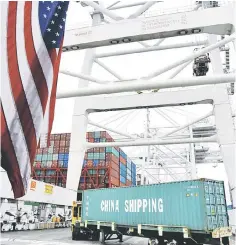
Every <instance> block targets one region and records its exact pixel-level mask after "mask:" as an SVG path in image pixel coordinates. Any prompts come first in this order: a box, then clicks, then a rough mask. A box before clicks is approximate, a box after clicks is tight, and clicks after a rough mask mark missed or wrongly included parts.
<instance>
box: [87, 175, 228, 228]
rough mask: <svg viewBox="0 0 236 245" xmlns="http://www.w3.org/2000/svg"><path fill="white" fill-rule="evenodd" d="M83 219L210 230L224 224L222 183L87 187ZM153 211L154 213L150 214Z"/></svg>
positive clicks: (193, 182)
mask: <svg viewBox="0 0 236 245" xmlns="http://www.w3.org/2000/svg"><path fill="white" fill-rule="evenodd" d="M83 198H84V202H83V205H84V206H86V200H87V199H89V206H88V210H87V211H86V210H85V209H83V219H84V220H102V221H105V222H115V223H116V224H124V225H130V226H134V225H138V224H150V225H166V226H172V225H174V226H185V227H188V228H189V229H191V230H195V231H202V232H203V231H204V232H208V231H212V230H214V229H216V228H217V227H225V226H228V225H229V224H228V216H227V206H226V201H225V192H224V183H223V182H221V181H213V180H203V179H202V180H193V181H182V182H171V183H163V184H155V185H147V186H137V187H127V188H117V189H101V190H87V191H84V192H83ZM153 214H155V215H153Z"/></svg>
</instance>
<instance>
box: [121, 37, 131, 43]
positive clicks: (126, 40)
mask: <svg viewBox="0 0 236 245" xmlns="http://www.w3.org/2000/svg"><path fill="white" fill-rule="evenodd" d="M122 41H123V42H124V43H129V42H131V39H130V38H124V39H123V40H122Z"/></svg>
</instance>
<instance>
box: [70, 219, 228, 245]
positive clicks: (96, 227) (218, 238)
mask: <svg viewBox="0 0 236 245" xmlns="http://www.w3.org/2000/svg"><path fill="white" fill-rule="evenodd" d="M231 234H232V232H231V229H230V228H229V227H224V228H220V229H215V230H214V231H213V232H212V231H209V232H205V233H203V232H202V231H201V232H200V231H193V230H190V229H188V228H187V227H182V226H160V225H138V226H128V225H118V224H115V223H114V222H112V223H108V222H100V221H85V222H76V223H75V224H74V225H72V240H93V241H100V242H101V243H105V241H107V240H117V239H118V240H119V241H120V242H122V240H123V235H127V236H138V237H145V238H149V242H148V244H149V245H157V244H158V245H166V244H167V243H169V242H171V241H173V240H175V241H176V242H177V244H181V245H183V244H186V245H195V244H213V245H220V244H223V245H229V237H230V236H231ZM114 235H115V236H114Z"/></svg>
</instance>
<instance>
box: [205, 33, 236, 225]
mask: <svg viewBox="0 0 236 245" xmlns="http://www.w3.org/2000/svg"><path fill="white" fill-rule="evenodd" d="M216 42H217V37H216V35H209V44H210V45H212V44H213V43H216ZM210 55H211V63H212V68H213V72H214V74H223V66H222V63H221V57H220V51H219V49H215V50H212V51H211V52H210ZM217 87H224V88H225V89H224V92H222V90H221V93H219V94H218V93H217ZM215 93H216V100H215V101H214V114H215V121H216V128H217V136H218V142H219V144H220V149H221V153H222V156H223V162H224V166H225V171H226V174H227V177H228V182H229V187H230V193H231V197H232V204H233V210H230V212H229V218H230V225H232V226H233V227H234V229H235V226H236V218H235V217H236V178H235V173H236V135H235V130H234V123H233V115H232V109H231V103H230V99H229V95H228V90H227V86H226V85H216V86H215Z"/></svg>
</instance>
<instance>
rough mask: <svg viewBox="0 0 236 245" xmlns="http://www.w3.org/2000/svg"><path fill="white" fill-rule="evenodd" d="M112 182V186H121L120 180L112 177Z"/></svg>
mask: <svg viewBox="0 0 236 245" xmlns="http://www.w3.org/2000/svg"><path fill="white" fill-rule="evenodd" d="M110 181H111V184H112V185H115V186H117V187H118V186H120V180H119V179H117V178H114V177H112V176H111V179H110Z"/></svg>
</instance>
